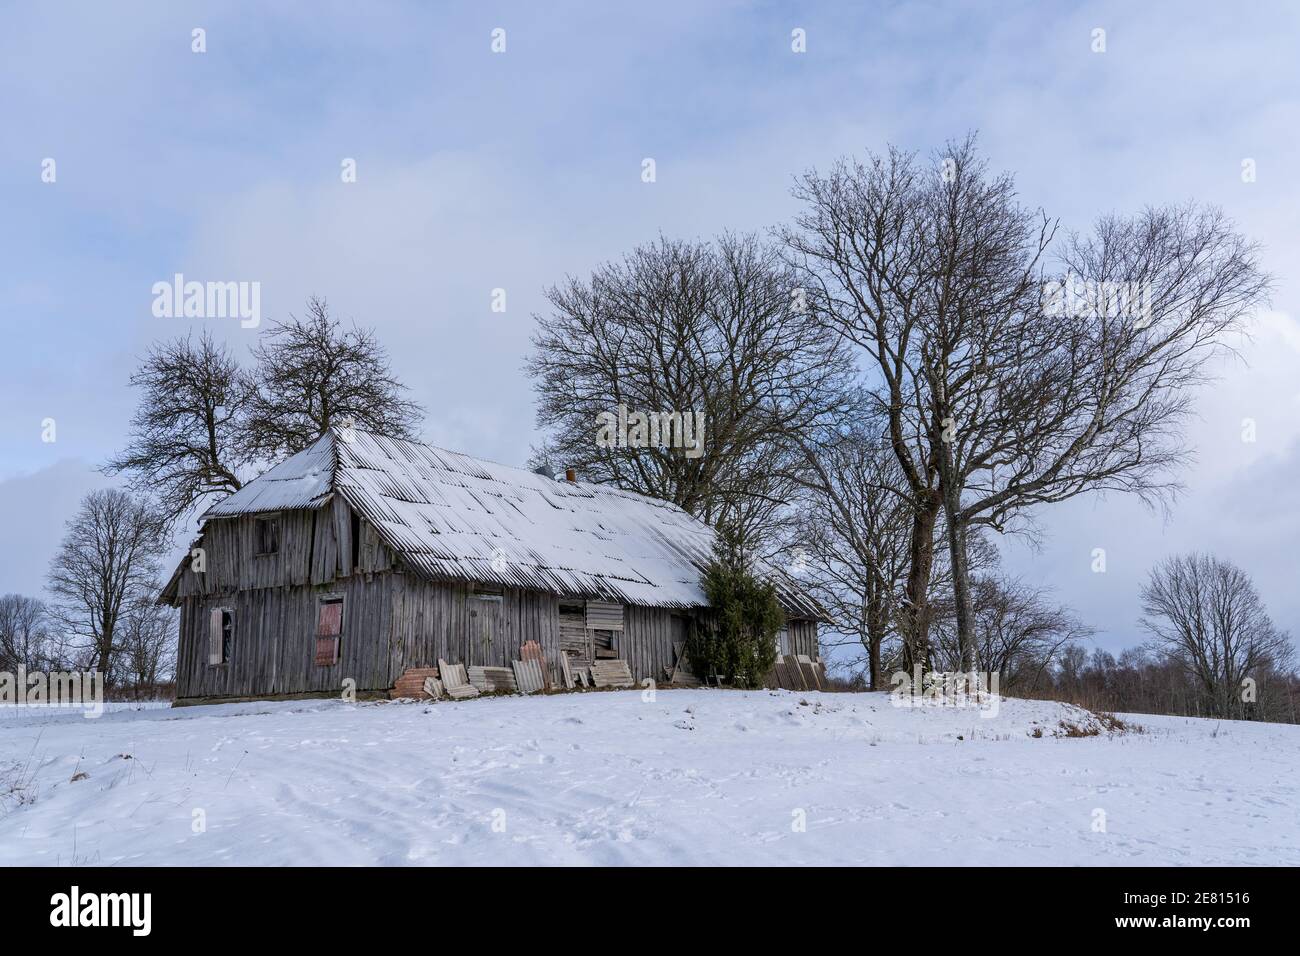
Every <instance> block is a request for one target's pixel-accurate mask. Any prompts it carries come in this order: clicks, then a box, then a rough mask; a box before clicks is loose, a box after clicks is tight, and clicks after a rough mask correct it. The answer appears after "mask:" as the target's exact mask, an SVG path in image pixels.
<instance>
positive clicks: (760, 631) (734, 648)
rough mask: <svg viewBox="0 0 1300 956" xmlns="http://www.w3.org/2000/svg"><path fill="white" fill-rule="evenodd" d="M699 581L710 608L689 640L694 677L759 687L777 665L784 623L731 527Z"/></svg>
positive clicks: (768, 584)
mask: <svg viewBox="0 0 1300 956" xmlns="http://www.w3.org/2000/svg"><path fill="white" fill-rule="evenodd" d="M700 583H701V587H702V588H703V589H704V593H705V595H706V596H707V597H708V599H709V605H710V608H709V611H708V612H706V613H705V614H702V615H701V616H700V617H699V618H697V619H696V622H695V626H694V627H693V628H692V631H691V634H690V637H689V639H688V642H687V653H688V655H689V658H690V662H691V666H692V668H693V669H694V671H695V674H696V676H697V677H699V678H700V679H701V680H709V679H711V678H716V679H718V680H720V681H722V682H724V683H727V684H731V685H734V686H736V687H759V686H761V685H762V683H763V678H764V677H766V676H767V674H768V672H769V671H771V669H772V665H773V664H774V663H775V662H776V632H777V631H778V630H780V629H781V626H782V625H783V624H784V623H785V614H784V613H783V612H782V610H781V604H780V602H779V601H778V600H777V596H776V588H775V587H774V586H773V585H772V583H771V582H769V581H763V580H760V579H759V578H758V577H756V576H755V575H754V574H753V573H752V572H751V571H750V562H749V559H748V556H747V554H746V550H745V548H744V546H743V543H742V541H741V539H740V537H739V535H737V534H736V533H735V532H734V531H732V530H731V529H729V528H719V529H718V533H717V538H716V541H715V542H714V547H713V557H712V559H711V560H710V561H709V563H708V565H706V566H705V569H704V574H703V576H702V579H701V582H700Z"/></svg>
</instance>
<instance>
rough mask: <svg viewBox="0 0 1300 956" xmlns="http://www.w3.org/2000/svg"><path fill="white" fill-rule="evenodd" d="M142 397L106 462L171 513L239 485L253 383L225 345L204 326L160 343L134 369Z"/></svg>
mask: <svg viewBox="0 0 1300 956" xmlns="http://www.w3.org/2000/svg"><path fill="white" fill-rule="evenodd" d="M131 384H132V385H133V386H134V387H135V388H137V389H139V390H140V392H141V395H140V404H139V405H138V406H137V408H136V412H135V417H134V418H133V419H132V421H131V434H130V438H129V439H128V442H127V446H126V448H125V449H124V450H123V451H122V452H121V453H120V454H118V455H116V456H114V457H113V458H112V459H110V460H109V461H108V463H107V464H106V465H105V466H104V468H103V470H104V472H105V473H107V474H110V475H113V474H118V473H121V472H125V473H126V474H127V475H128V476H129V485H128V486H129V487H130V488H131V490H133V491H135V492H138V493H149V494H152V495H154V496H155V497H156V498H157V499H158V502H159V506H160V507H161V508H162V510H163V513H164V515H165V517H166V518H167V519H168V521H176V520H177V519H179V518H181V517H183V516H184V515H185V514H187V513H188V512H189V511H190V510H192V509H193V508H195V507H196V506H198V505H200V504H201V503H202V502H204V501H205V500H207V499H208V498H210V497H212V496H218V497H222V496H225V495H228V494H232V493H234V492H236V491H238V490H239V489H240V487H241V479H240V474H241V469H243V468H245V467H246V466H248V465H249V463H250V461H251V458H252V455H251V454H250V452H249V449H248V447H247V441H246V436H245V435H244V433H243V429H244V424H245V418H246V416H247V413H248V410H249V405H250V402H251V399H252V397H253V387H252V384H251V382H250V381H249V379H248V377H247V376H246V375H245V374H244V372H243V371H242V370H241V369H240V367H239V362H238V360H237V359H236V358H235V356H234V355H233V354H232V353H231V351H230V350H229V349H228V348H227V347H226V346H225V345H219V344H217V343H216V342H215V341H214V340H213V338H212V336H211V335H210V334H209V333H207V332H204V333H203V334H202V335H201V336H200V337H199V340H198V342H197V343H195V342H194V341H192V340H191V339H190V338H189V337H188V336H187V337H186V338H183V339H175V340H173V341H170V342H165V343H163V344H161V345H155V346H153V347H152V348H151V349H150V350H149V353H148V355H146V356H145V358H144V359H143V361H142V362H141V364H140V368H139V369H138V370H137V371H136V372H135V374H134V375H132V376H131Z"/></svg>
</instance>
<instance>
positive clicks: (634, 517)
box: [203, 429, 824, 618]
mask: <svg viewBox="0 0 1300 956" xmlns="http://www.w3.org/2000/svg"><path fill="white" fill-rule="evenodd" d="M331 492H337V493H338V494H340V495H341V496H342V497H343V499H344V500H345V501H346V502H347V503H348V505H349V506H350V507H351V508H352V509H353V510H354V511H356V512H357V513H359V514H360V515H361V516H362V517H364V518H365V519H366V520H367V521H369V522H370V523H371V524H372V525H373V526H374V527H375V529H376V530H377V531H378V533H379V536H380V538H381V539H382V540H383V541H384V543H385V544H387V545H388V546H389V547H390V548H391V549H392V550H393V551H394V552H395V553H396V554H397V555H398V558H399V560H400V561H401V562H402V563H403V564H404V565H406V566H407V567H409V568H410V569H411V570H413V571H416V572H418V573H420V574H422V575H424V576H426V577H428V578H431V579H434V580H446V579H452V580H461V581H468V582H475V583H481V584H498V585H502V586H507V587H518V588H526V589H532V590H541V591H549V592H552V593H556V594H564V595H574V596H584V597H594V598H601V599H605V600H610V601H617V602H620V603H624V604H639V605H646V606H652V607H697V606H701V605H704V604H706V603H707V601H706V599H705V596H704V593H703V592H702V591H701V589H700V586H699V574H700V567H701V566H702V565H703V563H704V562H706V561H707V560H708V558H709V556H710V553H711V551H712V547H713V529H712V528H710V527H709V526H708V525H706V524H704V523H703V522H702V521H699V520H698V519H696V518H693V517H691V516H690V515H689V514H687V513H686V512H685V511H683V510H682V509H681V508H678V507H677V506H676V505H673V504H671V503H669V502H666V501H660V500H658V499H655V498H649V497H646V496H644V495H640V494H636V493H635V492H630V491H623V490H621V489H618V488H613V487H609V486H606V485H594V484H588V483H586V482H569V481H556V480H554V479H552V478H547V477H545V476H543V475H538V474H535V473H533V472H531V471H527V470H526V469H522V468H511V467H508V466H506V465H499V464H496V463H495V462H490V461H484V460H482V459H479V458H471V457H470V456H468V455H462V454H459V453H457V452H452V451H445V450H443V449H439V448H433V447H430V446H428V445H423V444H420V443H418V442H413V441H402V440H397V439H392V438H385V437H382V436H380V435H375V434H370V433H366V432H361V431H355V430H352V431H347V432H345V431H343V430H338V429H336V430H331V431H330V432H329V433H327V434H325V435H322V436H321V437H320V438H319V439H318V440H317V441H316V442H315V443H314V444H313V445H311V446H310V447H309V448H306V449H304V450H303V451H301V452H299V453H298V454H296V455H294V456H293V457H292V458H289V459H288V460H286V461H284V462H281V463H280V464H279V465H276V466H275V467H274V468H271V469H269V470H268V471H267V472H266V473H265V474H263V475H261V476H260V477H258V478H256V479H254V480H253V481H250V482H249V483H248V484H247V485H245V486H244V487H243V488H241V489H240V490H239V491H237V492H235V493H234V494H233V495H231V496H230V497H228V498H225V499H224V500H222V501H221V502H219V503H218V504H216V505H214V506H213V507H212V508H210V509H208V511H207V512H205V513H204V515H203V518H204V519H205V520H206V519H209V518H220V517H228V516H233V515H242V514H250V513H254V512H266V511H281V510H288V509H295V508H316V507H319V506H320V505H322V504H324V503H325V502H326V501H327V500H328V499H329V495H330V493H331ZM762 572H764V573H767V574H769V575H770V576H771V577H772V578H773V579H774V581H775V583H776V584H777V586H778V588H779V589H780V591H781V596H782V603H783V604H784V605H785V606H786V609H787V611H789V612H791V613H793V614H797V615H799V616H807V617H815V618H822V617H824V612H822V611H821V609H820V608H818V607H817V606H816V604H815V603H814V602H812V601H810V600H809V599H808V598H807V597H806V596H805V595H803V594H802V593H800V590H799V588H798V587H797V586H795V585H794V584H793V582H791V581H790V580H789V579H788V578H786V577H785V575H783V574H781V573H780V572H777V571H776V570H775V569H772V568H770V567H768V566H764V568H763V569H762Z"/></svg>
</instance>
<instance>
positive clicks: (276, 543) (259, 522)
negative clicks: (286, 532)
mask: <svg viewBox="0 0 1300 956" xmlns="http://www.w3.org/2000/svg"><path fill="white" fill-rule="evenodd" d="M268 526H269V527H271V528H274V534H273V541H272V544H273V547H272V548H271V549H270V550H269V551H268V550H263V546H264V544H265V543H266V542H265V540H264V535H263V531H262V529H263V528H265V527H268ZM280 529H281V524H280V512H278V511H274V512H269V513H268V514H264V515H257V516H255V517H254V518H253V554H254V555H255V556H256V557H259V558H260V557H267V556H270V555H273V554H279V553H280Z"/></svg>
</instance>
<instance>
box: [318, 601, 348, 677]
mask: <svg viewBox="0 0 1300 956" xmlns="http://www.w3.org/2000/svg"><path fill="white" fill-rule="evenodd" d="M334 604H337V605H338V606H339V629H338V633H337V634H328V633H322V632H321V612H322V611H323V610H324V609H325V608H326V607H329V606H330V605H334ZM346 612H347V595H345V594H342V593H340V592H337V591H327V592H324V593H322V594H318V595H316V630H315V632H314V633H313V634H312V641H313V653H312V666H313V667H335V666H337V665H338V663H339V661H341V660H342V659H343V633H344V627H343V622H344V620H345V614H346ZM326 641H332V642H333V645H334V646H333V659H332V660H330V661H329V662H325V661H322V660H321V646H322V644H323V643H324V642H326Z"/></svg>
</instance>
